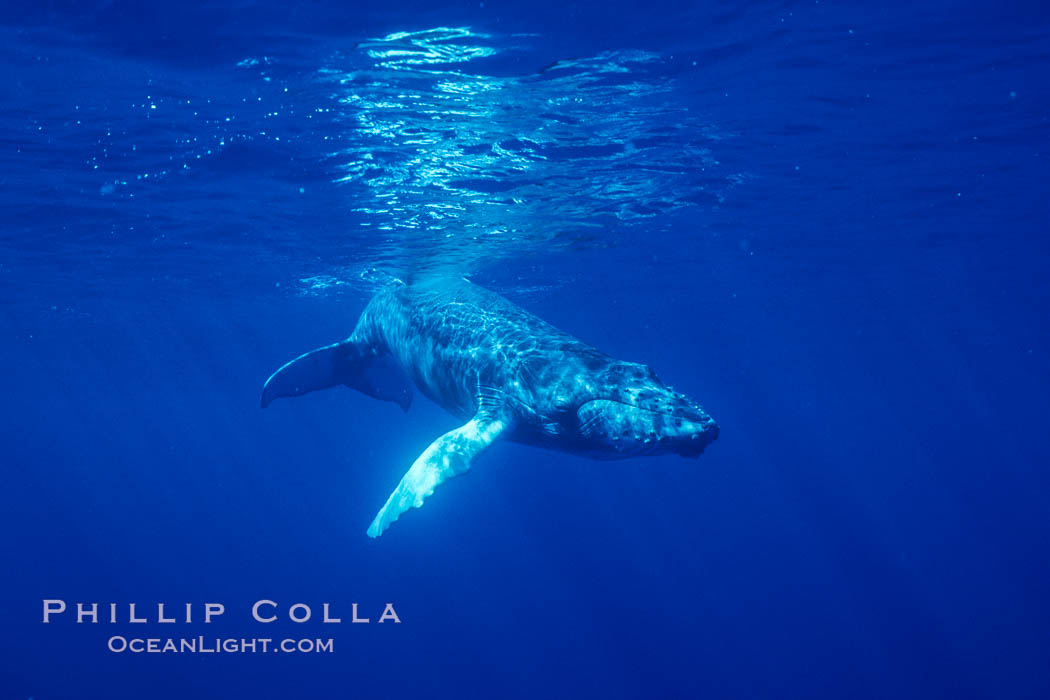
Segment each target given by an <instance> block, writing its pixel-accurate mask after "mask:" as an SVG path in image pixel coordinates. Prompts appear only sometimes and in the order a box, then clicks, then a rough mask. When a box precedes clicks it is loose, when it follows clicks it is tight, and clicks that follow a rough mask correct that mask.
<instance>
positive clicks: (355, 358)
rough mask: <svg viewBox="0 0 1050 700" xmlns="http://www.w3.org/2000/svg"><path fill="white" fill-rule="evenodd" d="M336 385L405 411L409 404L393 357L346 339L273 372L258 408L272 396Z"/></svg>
mask: <svg viewBox="0 0 1050 700" xmlns="http://www.w3.org/2000/svg"><path fill="white" fill-rule="evenodd" d="M340 384H345V385H346V386H348V387H350V388H351V389H357V390H358V391H360V392H361V393H362V394H366V395H368V396H371V397H372V398H374V399H380V400H382V401H393V402H394V403H396V404H398V405H399V406H401V408H402V409H403V410H405V411H407V410H408V407H409V406H411V405H412V385H411V384H410V383H409V381H408V378H407V377H406V376H405V373H404V372H403V371H402V370H401V368H400V367H399V366H398V365H397V363H396V362H394V360H393V358H391V357H390V356H389V355H387V354H385V353H377V352H376V351H375V350H373V348H372V347H371V346H369V345H367V344H365V343H361V342H357V341H354V340H346V341H343V342H341V343H335V344H333V345H326V346H325V347H323V348H317V349H316V350H311V351H310V352H308V353H306V354H305V355H300V356H299V357H297V358H295V359H294V360H292V361H291V362H289V363H287V364H286V365H284V366H283V367H281V368H280V369H279V370H277V371H276V372H274V373H273V374H272V375H271V376H270V378H269V379H267V380H266V384H264V385H263V392H262V407H263V408H266V407H267V406H269V405H270V402H272V401H273V400H274V399H279V398H283V397H287V396H302V395H303V394H307V393H309V392H311V391H317V390H318V389H328V388H330V387H333V386H339V385H340Z"/></svg>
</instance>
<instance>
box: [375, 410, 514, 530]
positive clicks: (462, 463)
mask: <svg viewBox="0 0 1050 700" xmlns="http://www.w3.org/2000/svg"><path fill="white" fill-rule="evenodd" d="M507 427H508V421H507V420H506V419H504V418H502V417H496V416H493V415H490V414H489V413H488V412H485V411H482V412H479V413H478V415H476V416H474V417H473V418H472V419H470V420H469V421H467V422H466V423H465V424H464V425H461V426H459V427H458V428H456V429H455V430H450V431H449V432H447V433H445V434H444V435H442V436H441V437H439V438H438V439H437V440H435V441H434V442H432V443H430V446H429V447H428V448H427V449H425V450H423V454H421V455H419V457H417V458H416V461H415V462H413V463H412V466H411V467H410V468H409V470H408V471H407V472H405V475H404V476H403V477H401V483H399V484H398V485H397V488H396V489H394V492H393V493H392V494H390V498H388V499H387V501H386V505H384V506H383V507H382V508H381V509H380V511H379V513H378V514H377V515H376V517H375V520H373V521H372V524H371V525H370V526H369V528H368V536H369V537H379V536H380V535H382V534H383V532H384V531H386V529H387V528H388V527H390V525H391V524H393V522H394V521H395V520H397V519H398V518H399V517H401V514H402V513H404V512H405V511H406V510H408V509H409V508H419V507H420V506H422V505H423V501H424V500H425V499H426V498H427V496H429V495H430V494H432V493H434V489H436V488H437V487H438V486H440V485H441V484H442V482H444V481H445V480H446V479H450V478H452V477H454V476H459V475H460V474H462V473H463V472H465V471H467V470H468V469H470V465H471V462H473V460H474V458H475V457H477V456H478V455H479V454H481V453H482V452H483V451H484V450H485V448H486V447H488V446H489V445H491V444H492V443H493V441H495V440H496V438H498V437H499V436H500V435H501V434H502V433H503V432H504V431H505V430H506V429H507Z"/></svg>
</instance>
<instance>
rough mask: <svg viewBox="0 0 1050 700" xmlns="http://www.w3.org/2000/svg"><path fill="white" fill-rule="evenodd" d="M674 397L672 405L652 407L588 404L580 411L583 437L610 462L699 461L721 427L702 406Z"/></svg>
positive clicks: (605, 402) (615, 402)
mask: <svg viewBox="0 0 1050 700" xmlns="http://www.w3.org/2000/svg"><path fill="white" fill-rule="evenodd" d="M665 391H666V390H665ZM673 396H674V400H673V402H667V403H665V402H660V403H659V404H657V405H654V406H652V407H647V406H645V405H637V404H634V403H624V402H622V401H618V400H612V399H593V400H591V401H587V402H586V403H584V404H583V405H581V406H580V407H579V409H578V410H577V417H578V419H579V428H578V430H579V433H580V437H581V438H582V439H583V440H584V441H585V442H586V443H587V444H588V446H589V447H590V448H591V450H592V451H598V452H604V454H603V455H602V456H605V457H608V458H616V457H636V456H642V455H655V454H679V455H682V456H684V457H697V456H699V455H700V453H702V452H703V451H704V448H705V447H707V446H708V445H709V444H711V443H712V442H713V441H714V440H715V439H717V438H718V424H717V423H715V421H714V419H712V418H711V416H709V415H707V414H706V413H705V412H704V410H703V409H702V408H701V407H700V406H699V405H697V404H695V403H693V402H692V401H690V400H689V399H687V398H686V397H684V396H678V395H673ZM668 405H670V408H669V409H668V408H667V406H668Z"/></svg>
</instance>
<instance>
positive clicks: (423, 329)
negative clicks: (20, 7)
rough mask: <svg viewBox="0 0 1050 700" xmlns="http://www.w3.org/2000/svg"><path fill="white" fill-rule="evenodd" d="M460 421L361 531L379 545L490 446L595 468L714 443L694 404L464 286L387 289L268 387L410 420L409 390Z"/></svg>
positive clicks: (266, 400) (632, 366) (637, 367)
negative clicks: (335, 396) (585, 461)
mask: <svg viewBox="0 0 1050 700" xmlns="http://www.w3.org/2000/svg"><path fill="white" fill-rule="evenodd" d="M413 384H414V385H415V386H416V387H418V388H419V390H420V391H421V392H422V393H423V394H425V395H426V396H427V397H428V398H430V399H431V400H433V401H435V402H436V403H437V404H439V405H440V406H442V407H443V408H445V409H446V410H447V411H449V412H450V413H452V414H453V415H455V416H456V417H458V418H460V419H461V420H463V421H464V423H463V425H461V426H459V427H458V428H455V429H454V430H451V431H449V432H447V433H445V434H444V435H442V436H441V437H439V438H438V439H437V440H435V441H434V442H433V443H431V444H430V446H429V447H427V449H426V450H424V451H423V454H421V455H420V456H419V457H418V458H417V459H416V461H415V462H413V464H412V466H411V467H410V468H409V469H408V471H407V472H406V473H405V475H404V476H403V477H402V479H401V481H400V483H399V484H398V485H397V487H396V488H395V489H394V491H393V493H391V494H390V497H389V498H388V499H387V502H386V504H385V505H384V506H383V507H382V509H380V511H379V513H378V514H377V515H376V517H375V520H373V521H372V524H371V526H369V528H368V534H369V536H371V537H378V536H379V535H381V534H382V533H383V532H384V531H385V530H386V529H387V528H389V527H390V525H391V524H392V523H393V522H394V521H396V520H397V519H398V518H399V517H400V516H401V514H402V513H404V512H405V511H407V510H408V509H409V508H413V507H415V508H418V507H420V506H422V505H423V501H424V500H425V499H426V498H427V497H428V496H429V495H430V494H432V493H433V492H434V489H436V488H437V487H438V486H439V485H440V484H442V483H443V482H444V481H446V480H447V479H449V478H451V477H454V476H457V475H459V474H462V473H464V472H465V471H467V470H468V469H470V466H471V464H472V463H473V461H474V460H475V459H476V458H477V457H478V455H480V454H481V453H482V452H484V451H485V449H486V448H487V447H488V446H489V445H491V444H492V443H493V442H494V441H495V440H497V439H500V438H502V439H508V440H513V441H515V442H521V443H526V444H529V445H537V446H541V447H547V448H553V449H558V450H562V451H566V452H571V453H574V454H582V455H587V456H590V457H595V458H598V459H616V458H624V457H636V456H641V455H657V454H679V455H683V456H687V457H692V456H698V455H699V454H700V453H701V452H702V451H703V450H704V448H705V447H706V446H707V445H708V444H709V443H710V442H711V441H713V440H714V439H715V438H717V437H718V425H717V424H716V423H715V421H714V420H713V419H712V418H711V417H710V416H709V415H708V414H707V413H705V412H704V409H703V408H702V407H701V406H700V404H698V403H696V402H695V401H693V400H692V399H690V398H688V397H686V396H684V395H682V394H680V393H677V392H675V391H674V390H673V389H671V388H670V387H668V386H666V385H664V384H663V383H662V382H661V381H660V380H659V379H658V378H657V376H656V373H655V372H653V370H652V369H650V368H649V367H647V366H646V365H642V364H636V363H632V362H624V361H621V360H616V359H614V358H612V357H610V356H608V355H606V354H604V353H602V352H600V351H599V350H597V349H595V348H593V347H591V346H589V345H587V344H585V343H583V342H581V341H579V340H577V339H576V338H574V337H573V336H571V335H569V334H568V333H565V332H563V331H560V330H558V329H557V328H554V327H553V326H551V325H550V324H549V323H546V322H545V321H543V320H541V319H539V318H537V317H536V316H534V315H532V314H530V313H529V312H527V311H525V310H524V309H522V308H520V307H518V306H517V305H515V304H513V303H511V302H510V301H508V300H506V299H504V298H503V297H501V296H499V295H498V294H495V293H494V292H491V291H488V290H486V289H483V288H481V287H479V286H477V285H474V284H473V283H471V282H468V281H467V280H452V281H450V280H447V279H431V280H424V281H413V282H412V283H405V282H401V281H395V282H391V283H389V284H388V285H386V286H385V287H383V288H382V289H380V291H379V292H378V293H377V294H376V295H375V296H374V297H373V298H372V300H371V301H370V302H369V303H368V305H367V306H366V308H365V310H364V311H363V312H362V314H361V317H360V318H359V320H358V322H357V325H356V327H355V328H354V331H353V333H352V334H351V335H350V337H349V338H347V339H346V340H344V341H341V342H338V343H335V344H333V345H328V346H325V347H322V348H318V349H317V350H313V351H311V352H308V353H306V354H304V355H301V356H299V357H297V358H295V359H294V360H292V361H291V362H289V363H287V364H286V365H284V366H283V367H281V368H280V369H278V370H277V371H276V372H274V373H273V375H271V376H270V378H269V379H267V380H266V383H265V385H264V386H263V390H262V407H263V408H266V406H268V405H269V404H270V403H271V402H272V401H273V400H274V399H278V398H281V397H289V396H301V395H302V394H305V393H308V392H311V391H315V390H318V389H326V388H329V387H334V386H342V385H345V386H348V387H351V388H353V389H357V390H358V391H360V392H362V393H364V394H367V395H368V396H371V397H373V398H376V399H381V400H384V401H392V402H394V403H397V404H398V405H400V406H401V408H402V409H403V410H405V411H407V410H408V408H409V406H410V405H411V402H412V385H413Z"/></svg>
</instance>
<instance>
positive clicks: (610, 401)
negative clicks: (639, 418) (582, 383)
mask: <svg viewBox="0 0 1050 700" xmlns="http://www.w3.org/2000/svg"><path fill="white" fill-rule="evenodd" d="M595 403H604V404H617V405H618V406H623V407H625V408H629V409H631V410H633V411H644V412H646V413H652V414H653V415H657V416H666V417H667V418H681V417H682V416H680V415H678V414H676V413H675V412H674V411H673V410H669V411H660V410H654V409H651V408H647V407H645V406H638V405H636V404H633V403H627V402H626V401H619V400H617V399H591V400H590V401H584V402H583V403H582V404H580V407H579V408H577V409H576V413H577V414H579V413H580V411H582V410H583V409H584V408H585V407H587V406H589V405H590V404H595Z"/></svg>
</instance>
